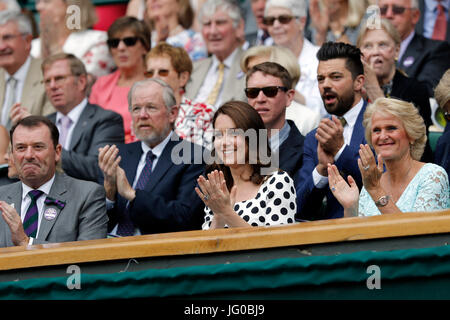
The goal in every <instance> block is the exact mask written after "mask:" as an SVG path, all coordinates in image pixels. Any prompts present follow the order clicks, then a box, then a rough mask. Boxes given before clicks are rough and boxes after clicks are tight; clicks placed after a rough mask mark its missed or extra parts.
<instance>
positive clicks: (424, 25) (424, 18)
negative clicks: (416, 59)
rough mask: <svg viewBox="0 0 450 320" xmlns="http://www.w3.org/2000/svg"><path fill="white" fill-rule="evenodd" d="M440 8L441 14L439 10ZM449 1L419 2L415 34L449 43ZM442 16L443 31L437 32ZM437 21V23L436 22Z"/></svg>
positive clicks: (431, 0)
mask: <svg viewBox="0 0 450 320" xmlns="http://www.w3.org/2000/svg"><path fill="white" fill-rule="evenodd" d="M439 4H440V5H441V6H442V13H441V11H440V8H439ZM449 9H450V1H448V0H419V10H420V13H421V15H420V18H419V22H418V23H417V24H416V32H417V33H419V34H421V35H423V36H424V37H425V38H428V39H436V40H445V41H447V42H450V19H449V18H448V14H449ZM442 14H443V16H444V19H445V20H444V21H445V22H444V23H443V26H444V27H443V31H442V32H437V30H436V29H437V28H438V27H437V25H438V24H440V23H442V22H440V21H439V20H440V19H442V18H441V17H440V15H442ZM438 21H439V22H438Z"/></svg>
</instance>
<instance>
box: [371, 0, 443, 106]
mask: <svg viewBox="0 0 450 320" xmlns="http://www.w3.org/2000/svg"><path fill="white" fill-rule="evenodd" d="M378 5H379V7H380V13H381V17H383V18H386V19H388V20H389V21H390V22H391V23H392V24H393V25H394V27H395V28H396V29H397V31H398V33H399V35H400V37H401V39H402V43H401V46H400V52H399V56H398V65H397V66H398V67H399V68H400V69H403V70H404V71H405V72H406V73H407V75H408V76H409V77H412V78H416V79H417V80H419V81H423V82H424V84H425V85H426V86H427V89H428V92H427V93H426V94H427V95H428V97H433V88H434V87H436V85H437V84H438V82H439V79H440V78H441V77H442V75H443V74H444V72H445V70H447V69H448V68H450V44H449V43H448V42H446V41H438V40H432V39H427V38H425V37H424V36H422V35H420V34H418V33H416V32H415V27H416V24H417V23H418V21H419V18H420V15H421V13H420V11H419V6H418V0H380V1H379V3H378Z"/></svg>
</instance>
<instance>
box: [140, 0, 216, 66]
mask: <svg viewBox="0 0 450 320" xmlns="http://www.w3.org/2000/svg"><path fill="white" fill-rule="evenodd" d="M146 6H147V18H148V19H149V20H150V24H151V26H152V30H153V31H152V47H154V46H155V45H156V44H157V43H159V42H162V41H164V42H167V43H169V44H171V45H173V46H175V47H181V48H184V49H185V50H186V52H187V53H188V54H189V57H190V58H191V60H192V61H197V60H200V59H203V58H206V57H207V56H208V52H207V50H206V44H205V42H204V41H203V37H202V35H201V34H200V33H198V32H195V31H194V30H192V29H191V28H192V24H193V21H194V11H193V10H192V7H191V5H190V2H189V0H146Z"/></svg>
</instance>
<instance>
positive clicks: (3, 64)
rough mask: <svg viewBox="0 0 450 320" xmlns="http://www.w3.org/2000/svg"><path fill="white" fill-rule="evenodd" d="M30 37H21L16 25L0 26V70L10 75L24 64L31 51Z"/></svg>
mask: <svg viewBox="0 0 450 320" xmlns="http://www.w3.org/2000/svg"><path fill="white" fill-rule="evenodd" d="M32 38H33V37H32V36H31V35H21V34H20V31H19V28H18V26H17V23H15V22H12V21H10V22H8V23H5V24H4V25H1V26H0V39H1V40H0V68H5V70H6V71H7V72H8V73H9V74H10V75H12V74H14V73H16V71H17V70H19V68H20V67H21V66H22V65H23V64H24V63H25V61H26V60H27V58H28V55H29V54H30V50H31V40H32Z"/></svg>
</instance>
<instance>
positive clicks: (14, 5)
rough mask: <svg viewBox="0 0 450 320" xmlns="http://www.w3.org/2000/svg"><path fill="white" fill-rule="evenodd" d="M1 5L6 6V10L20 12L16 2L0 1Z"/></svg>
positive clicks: (13, 0) (11, 0)
mask: <svg viewBox="0 0 450 320" xmlns="http://www.w3.org/2000/svg"><path fill="white" fill-rule="evenodd" d="M0 2H1V3H4V4H6V10H14V11H18V12H20V10H21V9H20V5H19V3H18V2H17V1H16V0H0Z"/></svg>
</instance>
